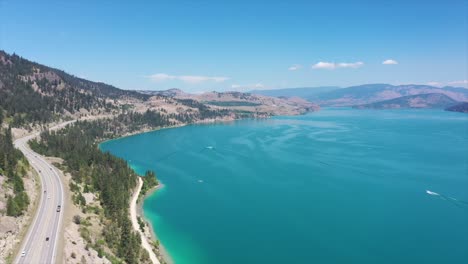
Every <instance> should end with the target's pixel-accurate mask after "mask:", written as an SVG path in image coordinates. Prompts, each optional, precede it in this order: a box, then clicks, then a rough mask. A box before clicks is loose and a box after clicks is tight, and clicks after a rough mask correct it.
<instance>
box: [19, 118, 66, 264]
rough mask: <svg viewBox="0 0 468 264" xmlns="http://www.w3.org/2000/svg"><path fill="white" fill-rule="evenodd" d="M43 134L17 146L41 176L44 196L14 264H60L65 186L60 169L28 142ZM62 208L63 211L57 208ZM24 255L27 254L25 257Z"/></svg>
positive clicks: (42, 195)
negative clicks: (59, 242) (59, 250)
mask: <svg viewBox="0 0 468 264" xmlns="http://www.w3.org/2000/svg"><path fill="white" fill-rule="evenodd" d="M73 122H74V121H68V122H65V123H62V124H59V125H57V126H54V127H52V128H50V129H51V130H53V129H59V128H62V127H64V126H66V125H68V124H70V123H73ZM38 135H39V132H37V133H34V134H32V135H29V136H25V137H23V138H20V139H17V140H15V142H14V144H15V147H16V148H17V149H19V150H20V151H21V152H22V153H23V154H24V156H25V157H26V158H27V159H28V161H29V164H30V165H31V167H33V168H34V169H35V170H36V171H37V173H38V174H39V178H40V181H41V192H40V201H39V206H38V209H37V211H36V215H35V216H34V220H33V222H32V223H31V225H30V227H29V230H28V233H27V234H26V237H25V239H24V240H23V241H22V243H21V248H20V250H19V252H18V255H17V256H16V258H15V260H14V261H13V263H21V264H22V263H60V262H61V261H60V260H57V259H56V257H57V243H58V240H59V236H60V234H62V232H61V228H62V221H63V220H62V219H63V210H64V209H65V208H64V207H65V204H64V198H65V197H64V191H63V184H62V181H61V179H60V176H59V174H58V170H57V168H55V167H54V166H52V165H51V164H49V163H48V162H47V161H46V160H45V159H44V157H42V156H41V155H39V154H37V153H36V152H34V151H32V150H31V149H30V148H29V146H28V141H29V140H31V139H33V138H35V137H37V136H38ZM58 206H60V207H61V208H60V210H58V209H57V207H58ZM23 252H24V253H23Z"/></svg>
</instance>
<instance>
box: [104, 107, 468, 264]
mask: <svg viewBox="0 0 468 264" xmlns="http://www.w3.org/2000/svg"><path fill="white" fill-rule="evenodd" d="M207 147H212V148H207ZM101 148H102V149H103V150H108V151H110V152H111V153H113V154H115V155H117V156H120V157H122V158H124V159H126V160H128V161H129V162H130V164H131V165H132V166H133V167H134V168H135V169H136V170H137V172H139V173H142V174H143V173H144V171H145V170H148V169H151V170H155V171H156V173H157V176H158V178H159V179H160V180H161V181H162V182H163V184H164V185H165V186H164V188H163V189H162V190H160V191H158V192H156V193H155V194H154V195H152V196H151V197H149V198H148V199H147V200H146V201H145V203H144V212H145V215H146V217H147V218H148V219H149V220H150V221H151V222H152V223H153V226H154V228H155V230H156V233H157V235H158V237H159V238H160V240H161V242H162V243H163V244H164V246H165V248H166V249H167V251H168V252H169V254H170V255H171V257H172V258H173V259H174V261H175V262H176V263H177V264H186V263H194V264H212V263H213V264H219V263H227V264H230V263H270V264H275V263H392V264H393V263H468V204H467V202H466V201H468V115H466V114H461V113H452V112H444V111H440V110H388V111H387V110H385V111H368V110H352V109H324V110H322V111H320V112H318V113H312V114H309V115H305V116H295V117H276V118H272V119H269V120H242V121H237V122H232V123H225V124H214V125H193V126H186V127H182V128H175V129H166V130H160V131H155V132H151V133H146V134H141V135H137V136H132V137H126V138H122V139H118V140H113V141H108V142H106V143H103V144H101ZM427 190H429V191H431V192H435V193H438V194H439V195H435V194H433V195H431V194H429V193H427Z"/></svg>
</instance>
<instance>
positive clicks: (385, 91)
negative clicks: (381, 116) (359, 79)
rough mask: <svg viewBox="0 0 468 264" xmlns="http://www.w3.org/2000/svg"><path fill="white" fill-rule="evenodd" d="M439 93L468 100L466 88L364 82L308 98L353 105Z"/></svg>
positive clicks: (337, 104)
mask: <svg viewBox="0 0 468 264" xmlns="http://www.w3.org/2000/svg"><path fill="white" fill-rule="evenodd" d="M430 93H439V94H444V95H446V96H448V97H450V98H452V99H453V100H455V101H468V89H464V88H457V87H443V88H440V87H434V86H429V85H397V86H395V85H390V84H366V85H360V86H353V87H348V88H343V89H338V90H334V91H330V92H325V93H320V94H317V95H315V96H312V97H311V98H309V100H310V101H313V102H316V103H318V104H319V105H321V106H354V105H364V104H370V103H374V102H379V101H385V100H390V99H394V98H398V97H402V96H410V95H418V94H430Z"/></svg>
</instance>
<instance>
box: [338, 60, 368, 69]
mask: <svg viewBox="0 0 468 264" xmlns="http://www.w3.org/2000/svg"><path fill="white" fill-rule="evenodd" d="M363 65H364V62H362V61H358V62H353V63H346V62H341V63H338V64H337V68H352V69H356V68H359V67H362V66H363Z"/></svg>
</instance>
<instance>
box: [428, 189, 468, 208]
mask: <svg viewBox="0 0 468 264" xmlns="http://www.w3.org/2000/svg"><path fill="white" fill-rule="evenodd" d="M426 193H427V194H429V195H432V196H437V197H439V198H440V199H442V200H446V201H449V202H451V203H452V204H454V205H455V206H457V207H459V208H465V209H468V202H466V201H462V200H458V199H455V198H453V197H450V196H445V195H443V194H440V193H436V192H433V191H430V190H426Z"/></svg>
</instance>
